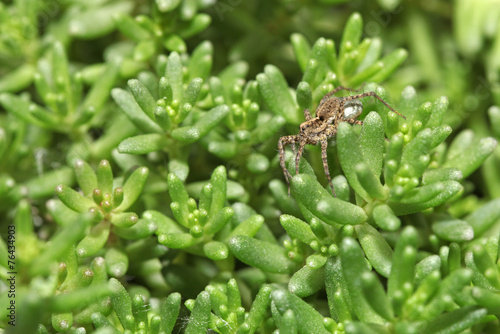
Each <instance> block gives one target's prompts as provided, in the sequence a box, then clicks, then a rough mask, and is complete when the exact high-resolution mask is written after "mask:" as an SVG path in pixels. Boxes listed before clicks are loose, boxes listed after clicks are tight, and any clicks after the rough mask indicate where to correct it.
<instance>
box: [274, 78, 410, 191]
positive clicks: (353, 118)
mask: <svg viewBox="0 0 500 334" xmlns="http://www.w3.org/2000/svg"><path fill="white" fill-rule="evenodd" d="M340 90H351V89H349V88H346V87H337V88H335V89H334V90H333V91H331V92H330V93H328V94H326V95H325V96H324V97H323V98H322V99H321V101H320V103H319V105H318V108H316V117H314V118H312V116H311V113H310V112H309V109H305V110H304V117H305V119H306V121H305V122H304V123H302V124H300V132H299V134H297V135H293V136H284V137H281V138H280V139H279V141H278V149H279V156H280V165H281V168H282V169H283V174H285V179H286V182H287V184H288V193H289V194H290V180H291V179H292V175H291V174H290V172H289V171H288V169H286V165H285V148H284V146H286V145H290V144H292V150H293V153H294V155H295V174H298V173H299V161H300V157H301V156H302V152H303V151H304V146H305V145H306V144H309V145H316V144H318V143H321V158H322V160H323V168H324V170H325V174H326V178H327V179H328V183H329V184H330V187H331V188H332V191H333V194H334V195H335V190H334V189H333V184H332V179H331V177H330V171H329V168H328V161H327V156H326V149H327V147H328V139H329V138H331V137H333V136H335V134H336V133H337V128H338V126H339V123H340V122H348V123H351V124H363V122H362V121H360V120H358V119H357V118H358V117H359V115H361V113H362V112H363V104H362V103H361V101H360V100H358V99H360V98H363V97H366V96H373V97H375V98H377V99H378V100H380V101H381V102H382V103H383V104H384V105H385V106H386V107H387V108H389V109H390V110H392V111H393V112H395V113H397V114H398V115H399V116H401V117H403V118H404V116H403V115H401V114H400V113H398V112H397V111H396V110H394V109H393V108H392V107H391V106H390V105H388V104H387V103H386V102H385V101H384V100H382V99H381V98H380V97H379V96H378V95H377V94H375V93H374V92H365V93H362V94H358V95H352V96H345V97H335V96H333V94H335V93H337V92H338V91H340ZM296 143H298V144H299V150H298V151H297V153H296V154H295V144H296Z"/></svg>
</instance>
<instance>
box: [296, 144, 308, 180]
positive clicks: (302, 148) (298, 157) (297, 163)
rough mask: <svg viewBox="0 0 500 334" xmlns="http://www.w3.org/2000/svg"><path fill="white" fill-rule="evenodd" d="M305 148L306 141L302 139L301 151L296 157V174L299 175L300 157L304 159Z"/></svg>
mask: <svg viewBox="0 0 500 334" xmlns="http://www.w3.org/2000/svg"><path fill="white" fill-rule="evenodd" d="M304 146H306V139H305V138H301V139H300V142H299V150H298V152H297V155H296V156H295V174H299V161H300V157H302V152H304Z"/></svg>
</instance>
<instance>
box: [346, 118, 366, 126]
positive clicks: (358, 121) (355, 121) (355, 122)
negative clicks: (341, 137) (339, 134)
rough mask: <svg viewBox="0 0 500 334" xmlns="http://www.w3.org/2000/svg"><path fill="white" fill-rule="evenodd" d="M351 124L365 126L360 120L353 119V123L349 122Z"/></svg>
mask: <svg viewBox="0 0 500 334" xmlns="http://www.w3.org/2000/svg"><path fill="white" fill-rule="evenodd" d="M349 123H352V124H358V125H363V121H361V120H359V119H353V120H352V122H349Z"/></svg>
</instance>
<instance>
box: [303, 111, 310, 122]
mask: <svg viewBox="0 0 500 334" xmlns="http://www.w3.org/2000/svg"><path fill="white" fill-rule="evenodd" d="M304 118H305V119H306V121H309V120H310V119H311V118H312V117H311V113H310V112H309V109H304Z"/></svg>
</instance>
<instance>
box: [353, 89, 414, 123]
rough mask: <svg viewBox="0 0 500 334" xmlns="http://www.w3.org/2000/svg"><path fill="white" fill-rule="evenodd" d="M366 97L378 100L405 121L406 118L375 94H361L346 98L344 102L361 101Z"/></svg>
mask: <svg viewBox="0 0 500 334" xmlns="http://www.w3.org/2000/svg"><path fill="white" fill-rule="evenodd" d="M366 96H373V97H374V98H376V99H377V100H379V101H380V102H382V103H383V104H384V105H385V106H386V107H387V108H389V109H390V110H391V111H393V112H395V113H396V114H398V115H399V116H401V117H403V118H404V119H406V117H404V116H403V115H401V114H400V113H399V112H397V111H396V110H394V108H392V107H391V106H390V105H389V104H388V103H387V102H385V101H384V100H382V98H381V97H380V96H378V95H377V94H376V93H375V92H365V93H361V94H358V95H351V96H346V97H344V100H346V101H349V100H355V99H361V98H363V97H366Z"/></svg>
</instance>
